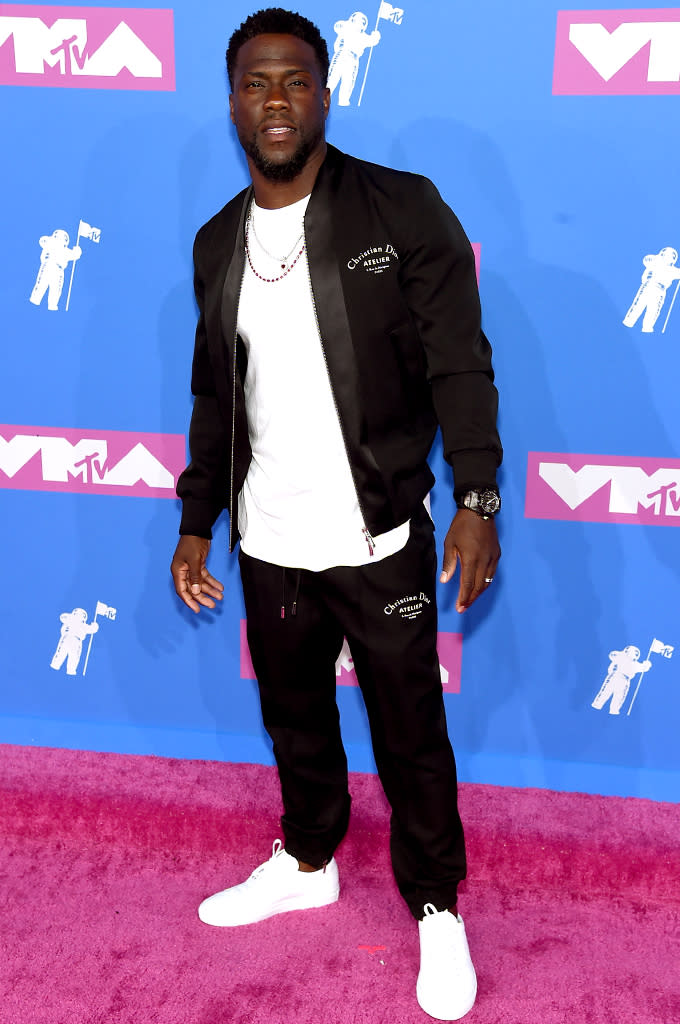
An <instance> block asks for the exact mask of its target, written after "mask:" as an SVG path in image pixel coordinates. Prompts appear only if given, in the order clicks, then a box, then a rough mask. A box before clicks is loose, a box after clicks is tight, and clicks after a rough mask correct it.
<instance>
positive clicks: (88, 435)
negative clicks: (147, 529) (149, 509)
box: [0, 424, 186, 498]
mask: <svg viewBox="0 0 680 1024" xmlns="http://www.w3.org/2000/svg"><path fill="white" fill-rule="evenodd" d="M185 464H186V444H185V438H184V435H183V434H147V433H134V432H131V431H126V430H74V429H72V428H68V427H25V426H10V425H7V424H0V488H2V487H4V488H12V489H14V490H27V491H67V492H70V493H74V494H124V495H128V496H130V497H144V498H174V497H175V484H176V483H177V477H178V476H179V474H180V473H181V472H182V470H183V469H184V466H185Z"/></svg>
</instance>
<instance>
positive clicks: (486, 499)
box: [456, 489, 501, 519]
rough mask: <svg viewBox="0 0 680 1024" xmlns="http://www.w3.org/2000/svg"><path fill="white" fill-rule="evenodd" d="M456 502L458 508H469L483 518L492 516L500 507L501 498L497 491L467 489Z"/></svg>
mask: <svg viewBox="0 0 680 1024" xmlns="http://www.w3.org/2000/svg"><path fill="white" fill-rule="evenodd" d="M456 504H457V505H458V508H469V509H470V511H471V512H476V513H477V515H479V516H481V517H482V518H483V519H489V518H490V517H491V516H494V515H495V514H496V512H498V510H499V509H500V507H501V498H500V495H499V493H498V491H492V490H490V489H488V490H485V491H468V492H467V494H464V495H463V497H462V498H460V499H459V500H458V501H457V502H456Z"/></svg>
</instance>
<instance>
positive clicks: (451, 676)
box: [239, 619, 463, 693]
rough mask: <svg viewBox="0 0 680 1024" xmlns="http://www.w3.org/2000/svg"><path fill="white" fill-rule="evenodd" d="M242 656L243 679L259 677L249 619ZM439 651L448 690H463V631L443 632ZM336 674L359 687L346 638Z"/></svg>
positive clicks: (243, 632) (242, 629)
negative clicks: (254, 660) (249, 641)
mask: <svg viewBox="0 0 680 1024" xmlns="http://www.w3.org/2000/svg"><path fill="white" fill-rule="evenodd" d="M239 637H240V658H241V679H255V669H254V668H253V663H252V660H251V657H250V649H249V647H248V637H247V633H246V620H245V619H241V622H240V634H239ZM437 651H438V653H439V672H440V675H441V679H442V689H443V691H444V693H460V674H461V665H462V660H463V634H462V633H439V634H438V636H437ZM335 676H336V682H337V685H338V686H358V685H359V683H358V680H357V675H356V672H355V671H354V663H353V661H352V655H351V653H350V649H349V645H348V643H347V641H346V640H345V642H344V644H343V645H342V650H341V651H340V655H339V657H338V660H337V661H336V663H335Z"/></svg>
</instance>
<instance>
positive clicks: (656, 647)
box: [649, 637, 675, 658]
mask: <svg viewBox="0 0 680 1024" xmlns="http://www.w3.org/2000/svg"><path fill="white" fill-rule="evenodd" d="M674 650H675V647H671V646H670V645H669V644H665V643H664V642H663V641H662V640H657V639H656V637H654V639H653V640H652V646H651V647H650V648H649V653H650V654H663V656H664V658H672V657H673V651H674Z"/></svg>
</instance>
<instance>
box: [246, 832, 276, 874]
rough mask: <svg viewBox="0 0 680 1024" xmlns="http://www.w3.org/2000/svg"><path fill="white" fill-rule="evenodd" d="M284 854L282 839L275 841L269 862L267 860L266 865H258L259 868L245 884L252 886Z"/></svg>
mask: <svg viewBox="0 0 680 1024" xmlns="http://www.w3.org/2000/svg"><path fill="white" fill-rule="evenodd" d="M282 852H283V843H282V842H281V840H280V839H275V840H274V842H273V843H272V855H271V857H270V858H269V860H266V861H265V862H264V864H260V865H258V867H256V868H255V870H254V871H253V873H252V874H251V875H249V877H248V878H247V879H246V881H245V883H244V884H245V885H250V883H251V882H254V881H255V879H257V878H259V877H260V875H262V874H264V872H265V871H266V870H267V869H268V868H270V867H271V866H272V864H273V862H274V861H275V860H276V858H277V857H278V856H279V855H280V854H281V853H282Z"/></svg>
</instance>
